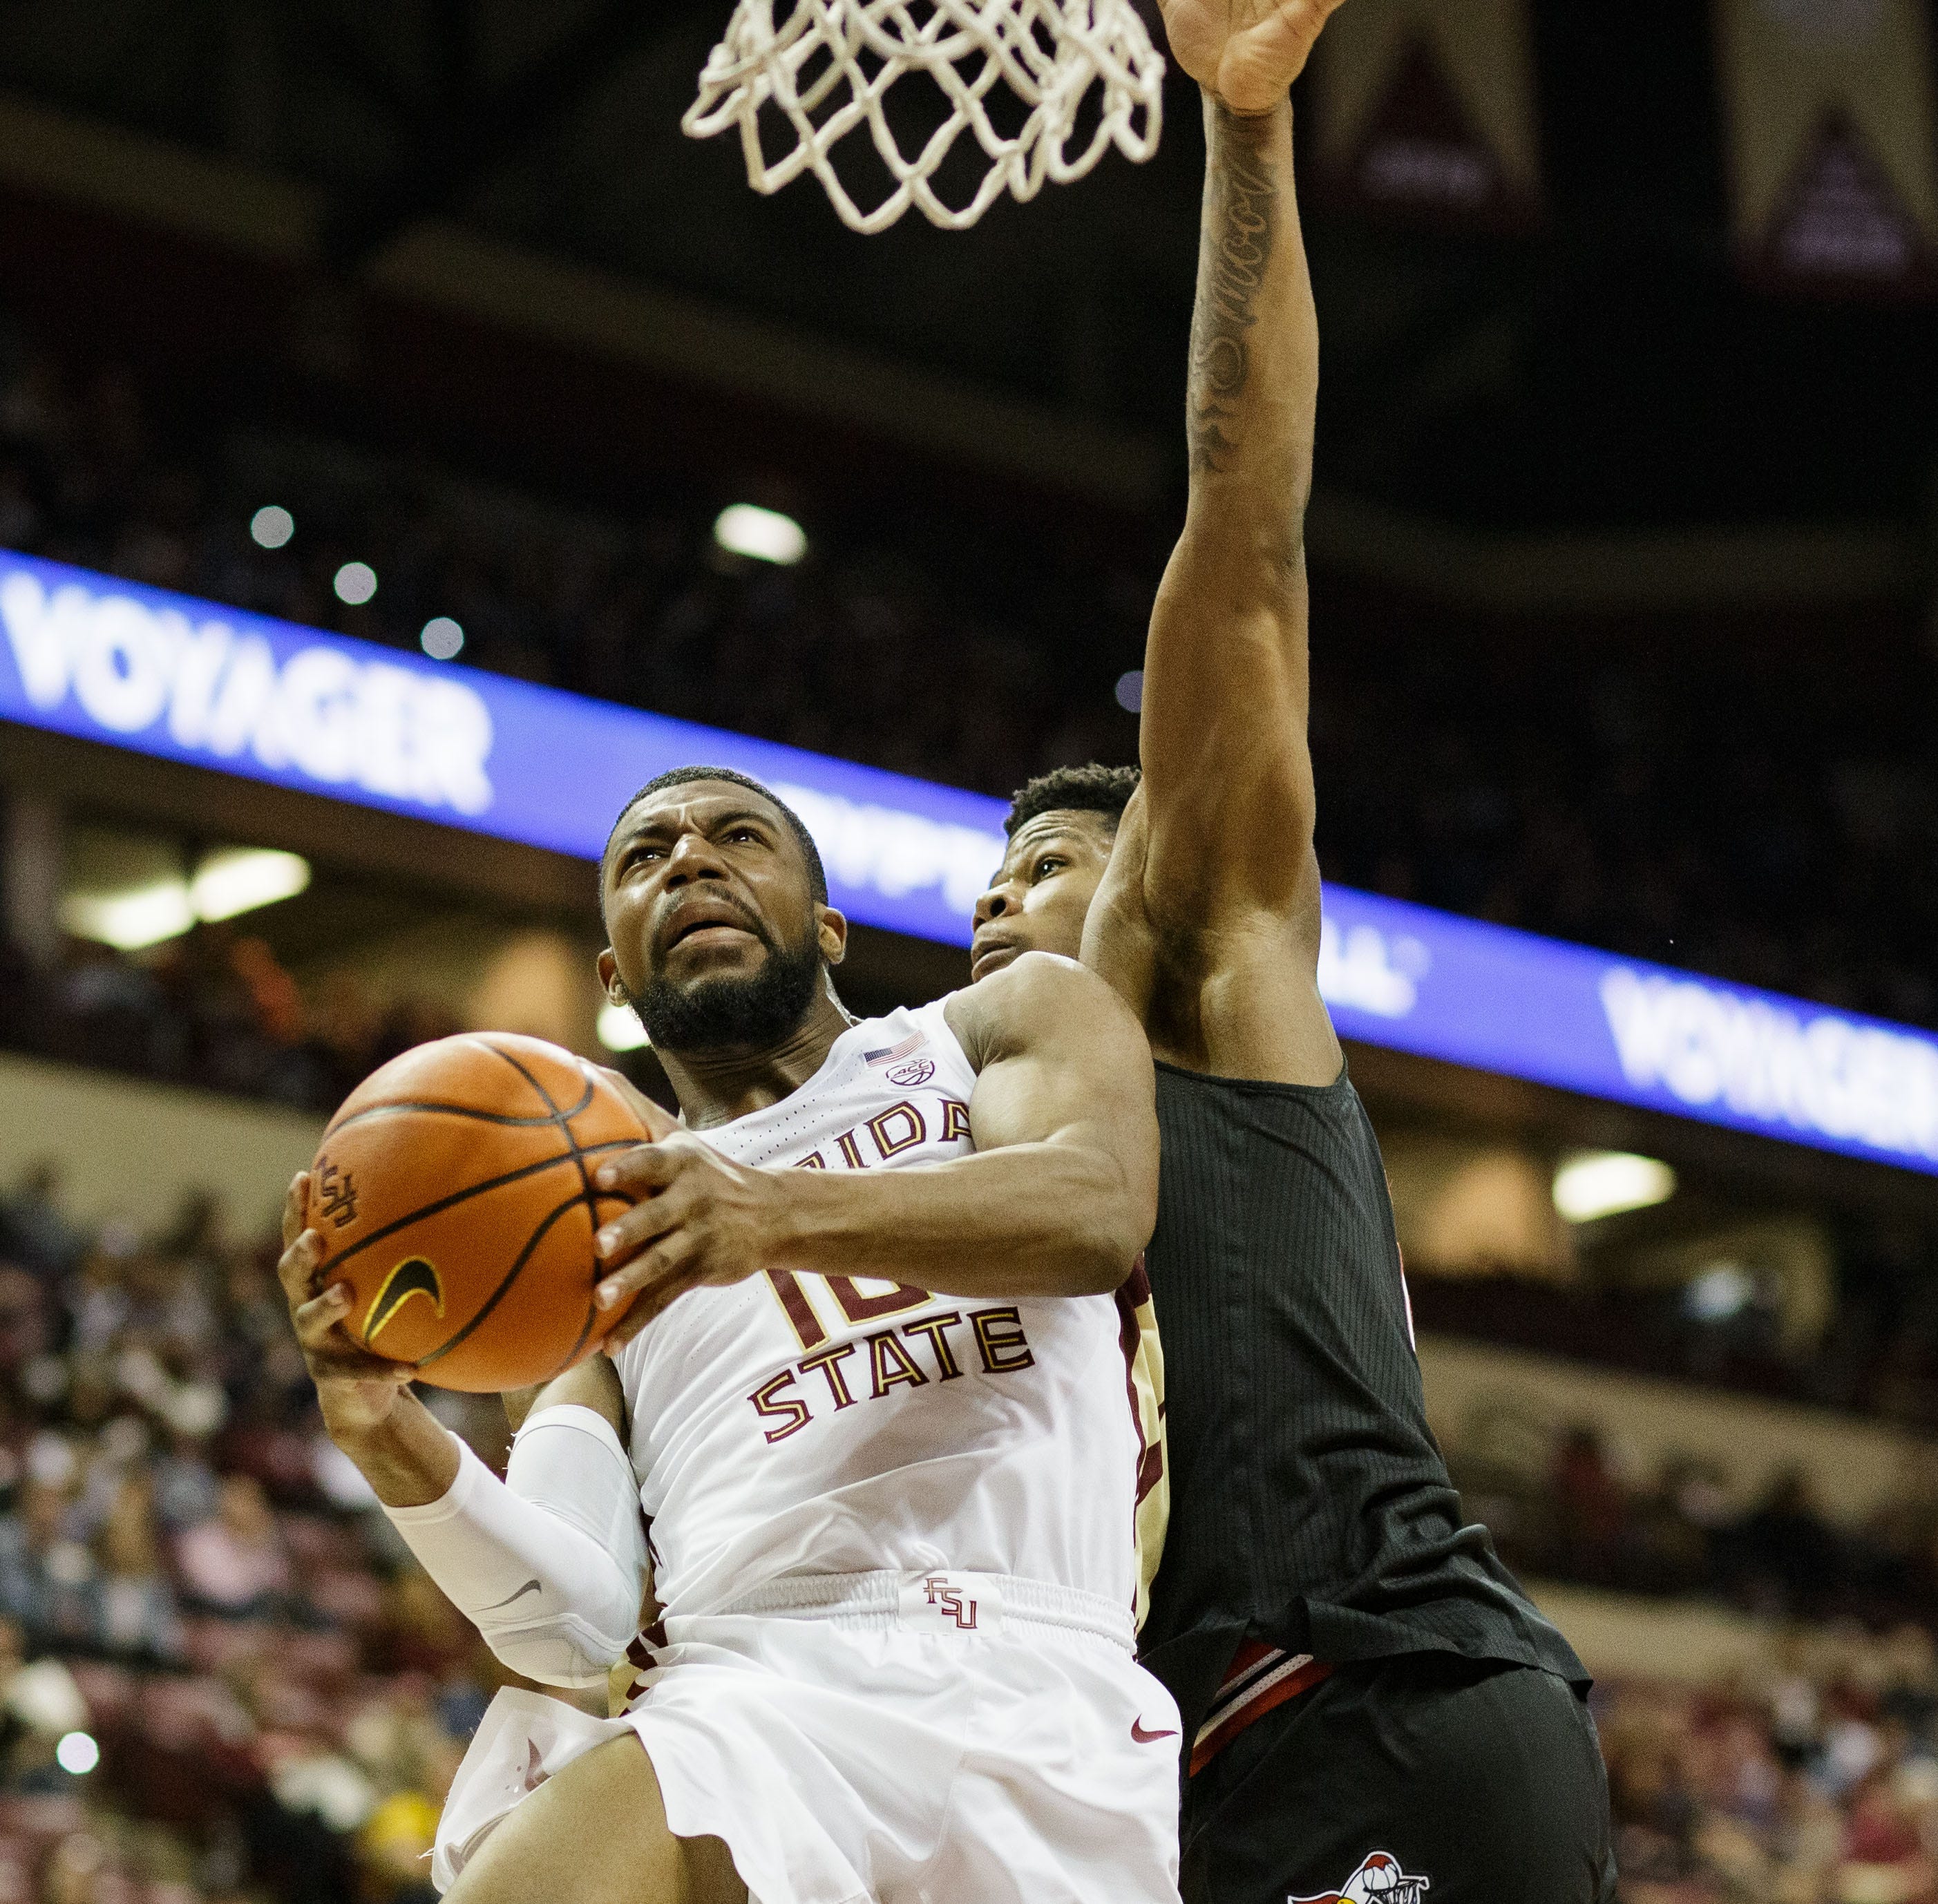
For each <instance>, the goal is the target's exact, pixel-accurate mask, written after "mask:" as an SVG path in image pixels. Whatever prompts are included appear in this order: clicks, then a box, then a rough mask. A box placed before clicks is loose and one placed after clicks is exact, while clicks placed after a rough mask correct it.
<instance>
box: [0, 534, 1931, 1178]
mask: <svg viewBox="0 0 1938 1904" xmlns="http://www.w3.org/2000/svg"><path fill="white" fill-rule="evenodd" d="M0 624H4V626H5V641H4V642H0V721H19V722H21V723H23V724H26V725H29V726H32V727H42V728H47V729H50V730H53V731H55V732H56V733H69V734H74V735H77V736H81V737H82V738H84V739H90V740H96V741H104V742H108V743H110V744H111V745H114V746H120V747H127V748H132V749H135V750H137V751H138V752H142V753H145V754H150V755H157V756H159V757H162V758H167V759H172V760H178V761H187V762H190V763H192V764H195V765H196V766H201V767H214V768H216V769H218V770H221V771H223V772H226V773H237V774H242V775H245V776H249V777H250V778H252V779H258V780H264V781H270V782H275V784H277V785H281V786H286V787H293V788H299V789H300V790H301V791H304V792H307V793H316V794H324V795H325V796H327V797H330V798H333V799H336V800H349V801H351V802H354V803H356V804H357V805H360V806H372V807H380V808H384V809H388V810H390V811H392V812H400V813H408V814H412V815H416V816H418V817H419V818H424V819H431V820H437V821H442V822H444V823H445V824H448V825H451V826H456V827H463V828H466V829H468V830H469V831H472V832H476V833H483V834H493V835H495V836H497V837H500V838H502V839H506V840H517V841H520V842H521V843H524V844H526V845H529V846H542V847H545V848H547V849H550V850H551V851H552V852H560V853H566V854H570V855H575V856H576V857H578V858H584V859H596V858H597V857H598V855H599V853H600V850H601V849H602V848H603V846H604V843H605V839H606V831H607V829H608V827H609V825H610V824H611V822H612V818H613V817H614V815H615V814H617V812H618V810H619V808H620V806H621V803H623V802H624V800H625V799H626V797H627V795H628V794H630V793H631V792H632V791H633V790H634V788H636V787H638V786H639V785H640V783H641V782H643V781H645V780H649V779H651V778H652V776H654V775H655V774H656V773H660V772H661V771H663V770H664V769H666V768H667V767H674V766H679V765H682V764H685V763H687V762H689V761H709V762H712V763H715V764H718V765H720V766H722V767H734V768H737V769H738V770H740V772H742V773H749V774H752V775H753V776H755V777H756V778H758V779H762V780H764V781H766V782H767V783H768V784H769V785H772V786H773V787H774V788H776V791H779V793H780V794H782V797H784V798H785V799H787V800H789V801H790V802H791V803H793V804H794V806H796V807H797V809H798V810H799V811H800V814H801V816H802V818H803V819H804V820H805V821H806V822H807V824H808V826H809V827H810V830H811V831H813V834H814V836H815V838H816V841H817V843H819V846H820V848H821V850H822V856H823V858H825V861H826V862H827V867H828V884H829V887H830V888H831V897H832V899H833V900H834V903H835V904H836V905H837V906H840V909H842V910H843V912H844V913H847V914H848V916H849V917H850V918H851V919H856V920H858V921H860V922H862V923H863V924H864V925H875V926H880V927H883V928H886V929H888V930H889V931H896V932H904V933H908V934H913V935H915V936H916V937H922V938H928V939H934V940H941V941H943V942H944V943H949V944H952V945H964V944H966V943H967V940H968V936H969V934H968V916H969V911H970V908H971V906H973V905H974V902H975V899H976V895H977V894H978V893H979V892H980V891H982V889H983V885H984V883H985V882H986V880H987V879H988V878H989V874H990V873H991V871H992V870H993V869H994V867H995V865H996V864H997V863H998V861H999V860H1000V858H1001V854H1002V848H1003V839H1002V815H1003V810H1004V809H1003V806H1002V804H1001V802H1000V801H997V800H989V799H986V798H984V797H981V796H980V795H977V794H967V793H963V792H961V791H958V790H956V789H955V788H947V787H939V786H935V785H931V784H930V783H928V782H925V781H920V780H912V779H907V778H905V777H904V776H901V775H899V774H892V773H881V772H879V771H877V770H875V769H873V768H870V767H857V766H855V765H852V764H850V763H849V762H846V761H835V760H830V759H828V758H825V757H824V756H822V755H816V754H810V753H806V752H802V751H801V750H800V749H797V748H791V747H783V746H778V745H776V744H775V743H773V742H768V741H761V740H752V739H747V738H746V736H742V735H739V734H730V733H723V732H721V730H718V729H717V728H712V727H697V726H695V725H694V724H691V723H690V722H688V721H673V720H669V719H667V718H664V716H661V715H653V714H646V713H642V712H638V711H637V710H636V709H630V708H622V707H615V706H609V705H608V704H606V703H603V702H599V701H592V700H585V699H583V698H582V697H579V696H578V695H576V694H563V693H560V692H559V691H557V690H556V689H553V688H539V687H534V686H533V685H530V684H529V683H527V682H519V681H512V680H509V679H503V678H501V677H499V676H494V675H488V674H484V673H480V672H478V671H477V670H473V669H469V668H464V667H454V666H451V664H448V663H445V664H440V663H437V662H433V661H431V660H427V659H421V658H419V657H417V656H415V655H412V654H403V653H400V652H399V651H395V650H393V649H390V648H383V647H380V646H378V645H374V644H372V643H370V642H360V641H354V640H350V639H345V638H344V637H342V636H335V635H327V634H321V633H317V631H316V630H314V629H309V628H302V627H295V626H293V625H292V624H290V623H287V622H283V621H272V620H270V619H269V618H266V617H264V616H261V615H250V614H247V613H245V612H241V611H239V610H236V609H226V608H217V607H214V606H211V605H210V604H208V603H204V602H199V601H196V600H192V599H190V598H189V597H184V596H179V595H173V594H167V593H166V592H164V591H161V590H159V589H153V588H142V587H140V586H138V585H135V584H133V583H131V582H119V581H115V580H112V579H111V578H106V577H104V576H100V575H93V574H90V573H89V572H87V571H85V570H83V569H72V568H67V567H64V566H62V565H60V564H59V563H52V562H42V561H38V560H32V559H30V558H29V557H24V556H18V555H14V554H8V553H7V552H5V551H0ZM1319 978H1320V989H1321V991H1323V993H1324V994H1325V996H1326V1001H1327V1003H1328V1004H1329V1006H1330V1007H1332V1013H1333V1016H1334V1018H1335V1020H1336V1021H1337V1022H1338V1027H1339V1030H1340V1031H1341V1034H1343V1035H1344V1036H1345V1037H1348V1038H1353V1039H1358V1040H1362V1042H1365V1043H1371V1044H1378V1045H1385V1046H1391V1047H1393V1048H1394V1049H1399V1050H1404V1051H1411V1052H1418V1053H1420V1055H1423V1056H1425V1057H1429V1058H1439V1059H1442V1060H1444V1061H1447V1062H1449V1063H1452V1064H1463V1065H1468V1066H1471V1067H1474V1068H1476V1069H1478V1070H1490V1071H1499V1072H1502V1073H1506V1074H1508V1075H1509V1076H1511V1077H1522V1078H1526V1079H1529V1080H1533V1081H1534V1082H1536V1083H1542V1084H1550V1085H1554V1086H1558V1087H1560V1089H1565V1090H1569V1091H1576V1092H1582V1093H1584V1094H1585V1095H1590V1096H1593V1097H1598V1098H1611V1099H1614V1100H1617V1101H1620V1102H1622V1103H1624V1104H1638V1105H1641V1106H1643V1107H1647V1108H1648V1109H1651V1110H1661V1111H1667V1112H1671V1113H1675V1114H1677V1115H1679V1116H1685V1117H1693V1118H1697V1119H1701V1120H1703V1122H1708V1123H1712V1124H1721V1125H1728V1126H1730V1127H1732V1128H1736V1129H1738V1130H1742V1131H1754V1132H1757V1133H1759V1134H1763V1135H1765V1136H1769V1137H1780V1138H1784V1139H1787V1140H1789V1141H1791V1142H1793V1143H1804V1144H1809V1145H1812V1146H1815V1147H1817V1148H1819V1149H1827V1150H1836V1151H1842V1152H1845V1153H1847V1154H1848V1155H1852V1156H1858V1157H1865V1158H1873V1159H1875V1160H1876V1161H1878V1162H1888V1163H1894V1164H1898V1165H1903V1166H1906V1167H1907V1168H1910V1169H1913V1170H1918V1171H1926V1172H1928V1173H1930V1174H1934V1175H1938V1040H1934V1039H1933V1038H1931V1037H1927V1036H1925V1035H1924V1034H1921V1033H1918V1032H1916V1031H1909V1030H1906V1029H1905V1028H1903V1027H1900V1026H1897V1025H1886V1024H1883V1023H1881V1022H1879V1021H1877V1020H1875V1019H1862V1018H1858V1017H1855V1016H1851V1015H1850V1014H1848V1013H1838V1012H1831V1011H1827V1010H1824V1009H1822V1008H1821V1007H1815V1006H1812V1005H1807V1004H1801V1003H1800V1002H1798V1001H1795V1000H1792V999H1786V998H1779V997H1777V996H1775V995H1772V994H1770V993H1767V992H1760V991H1751V990H1748V989H1746V988H1743V987H1741V986H1736V985H1724V984H1722V983H1721V982H1718V981H1715V980H1713V979H1697V978H1693V977H1691V976H1689V975H1688V974H1687V973H1680V972H1676V971H1672V970H1669V969H1667V968H1666V967H1660V966H1654V965H1649V964H1642V963H1639V962H1638V961H1633V960H1624V959H1620V958H1611V957H1610V956H1609V955H1607V954H1605V953H1602V952H1591V951H1589V950H1587V949H1585V948H1584V947H1581V946H1571V945H1564V944H1562V943H1558V942H1557V941H1555V940H1548V939H1541V938H1537V937H1534V936H1533V935H1532V934H1528V933H1523V932H1514V931H1507V930H1505V929H1504V928H1501V927H1499V926H1490V925H1481V924H1480V923H1478V922H1475V921H1473V920H1469V919H1457V918H1454V917H1451V916H1449V915H1447V914H1445V913H1435V912H1432V911H1429V909H1426V907H1424V906H1411V905H1406V904H1403V903H1401V902H1399V901H1398V900H1388V899H1380V898H1375V897H1371V896H1370V895H1368V894H1364V893H1358V892H1353V891H1349V890H1347V889H1346V888H1341V887H1336V886H1329V887H1328V888H1326V921H1325V930H1324V938H1323V946H1322V949H1321V952H1320V968H1319Z"/></svg>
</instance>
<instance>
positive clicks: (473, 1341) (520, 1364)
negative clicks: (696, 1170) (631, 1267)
mask: <svg viewBox="0 0 1938 1904" xmlns="http://www.w3.org/2000/svg"><path fill="white" fill-rule="evenodd" d="M674 1128H676V1126H675V1125H674V1123H673V1119H671V1118H670V1117H668V1116H666V1114H665V1113H664V1112H663V1111H661V1110H659V1109H658V1107H657V1106H656V1105H654V1104H651V1103H650V1102H649V1101H648V1100H646V1099H645V1098H643V1097H642V1096H640V1095H639V1093H637V1092H633V1091H631V1090H630V1088H629V1087H627V1086H624V1084H623V1083H621V1081H619V1080H615V1078H613V1077H612V1076H610V1075H609V1073H606V1072H604V1071H602V1070H600V1069H599V1068H598V1067H597V1066H595V1065H592V1064H588V1063H587V1062H586V1061H585V1060H584V1059H583V1058H576V1057H574V1056H573V1054H572V1053H571V1052H569V1051H564V1050H561V1049H560V1048H559V1047H558V1046H556V1045H550V1044H547V1043H544V1042H543V1041H542V1040H540V1039H537V1038H524V1037H515V1036H514V1035H512V1034H509V1033H505V1032H497V1031H494V1032H489V1033H474V1034H466V1036H463V1037H455V1038H440V1039H439V1040H436V1042H435V1043H431V1044H425V1045H419V1046H417V1047H416V1048H415V1049H413V1050H411V1051H407V1052H405V1053H404V1054H403V1055H402V1057H400V1058H393V1059H392V1060H391V1061H390V1063H389V1064H386V1065H384V1067H382V1068H381V1070H378V1071H375V1072H374V1073H372V1075H371V1076H370V1077H368V1078H366V1080H364V1082H363V1083H362V1084H360V1086H357V1089H356V1090H354V1092H351V1095H350V1096H349V1097H348V1098H347V1099H345V1102H344V1104H343V1107H342V1109H341V1110H339V1111H338V1113H336V1116H335V1117H333V1119H331V1120H330V1128H328V1129H327V1131H325V1132H324V1137H323V1144H322V1147H321V1148H320V1149H319V1150H318V1151H317V1156H316V1162H315V1164H314V1165H313V1166H312V1167H311V1171H310V1178H309V1201H308V1210H307V1211H306V1213H305V1220H306V1222H307V1225H308V1228H311V1229H313V1230H314V1231H316V1233H317V1234H318V1235H319V1236H320V1237H322V1239H323V1242H324V1259H323V1262H322V1263H321V1265H320V1268H318V1270H317V1273H316V1275H315V1277H314V1286H315V1287H317V1288H318V1289H323V1288H325V1287H327V1286H330V1285H331V1284H333V1283H339V1282H342V1283H348V1285H349V1286H350V1287H351V1290H352V1291H353V1292H354V1297H353V1300H352V1301H351V1305H350V1308H349V1310H348V1313H347V1314H346V1315H345V1317H344V1319H343V1322H344V1327H345V1330H346V1332H348V1335H349V1336H350V1338H351V1341H353V1342H354V1343H355V1344H357V1345H359V1346H360V1347H363V1348H364V1349H366V1350H369V1351H370V1352H371V1353H373V1354H376V1355H379V1356H385V1357H387V1358H388V1359H390V1360H392V1361H396V1362H408V1363H410V1364H412V1365H413V1366H414V1367H415V1369H416V1371H417V1372H418V1376H419V1377H420V1378H421V1380H424V1381H427V1382H430V1383H433V1384H435V1385H436V1386H438V1387H439V1388H449V1389H471V1390H473V1391H475V1392H498V1391H501V1390H503V1389H518V1388H529V1387H531V1386H533V1385H535V1384H536V1383H541V1382H547V1381H549V1380H551V1378H552V1377H554V1376H555V1375H561V1374H563V1373H564V1372H565V1371H566V1370H567V1369H568V1368H572V1367H573V1366H574V1365H575V1364H576V1363H578V1362H582V1361H583V1360H584V1359H585V1357H586V1356H589V1355H590V1354H591V1353H593V1351H594V1350H596V1349H597V1347H599V1346H600V1344H601V1343H602V1342H603V1341H604V1340H605V1338H606V1334H607V1332H609V1330H610V1329H612V1326H613V1325H614V1324H615V1322H618V1321H619V1320H620V1319H621V1316H623V1315H624V1313H625V1312H624V1310H619V1311H618V1313H609V1312H607V1311H606V1310H601V1309H600V1308H598V1307H597V1306H596V1305H595V1304H594V1301H593V1289H594V1286H595V1285H596V1284H597V1282H598V1280H599V1279H600V1275H601V1274H602V1266H601V1265H600V1262H599V1261H598V1259H597V1257H596V1256H595V1255H594V1251H593V1244H592V1239H593V1237H594V1234H596V1233H597V1230H598V1228H599V1226H600V1224H601V1223H602V1222H605V1221H606V1219H608V1218H609V1217H611V1216H615V1215H617V1214H618V1213H619V1212H621V1210H624V1209H625V1208H627V1205H628V1202H629V1199H627V1198H624V1197H618V1196H615V1195H612V1194H611V1193H610V1192H602V1191H600V1190H599V1189H597V1187H596V1186H595V1184H594V1179H593V1173H594V1171H596V1170H597V1168H598V1167H599V1165H600V1164H601V1163H602V1162H604V1161H605V1159H606V1158H608V1157H611V1156H614V1155H617V1154H618V1153H619V1152H622V1151H624V1150H627V1149H630V1148H631V1147H632V1146H633V1145H635V1144H640V1143H648V1142H649V1141H651V1140H653V1139H654V1138H655V1137H663V1136H664V1135H666V1134H667V1132H669V1131H671V1130H673V1129H674Z"/></svg>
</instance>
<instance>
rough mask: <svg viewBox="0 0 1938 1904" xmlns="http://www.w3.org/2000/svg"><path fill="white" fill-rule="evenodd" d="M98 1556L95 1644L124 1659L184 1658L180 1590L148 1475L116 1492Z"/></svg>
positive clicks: (133, 1479) (126, 1482)
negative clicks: (165, 1554)
mask: <svg viewBox="0 0 1938 1904" xmlns="http://www.w3.org/2000/svg"><path fill="white" fill-rule="evenodd" d="M96 1552H97V1554H98V1556H99V1578H98V1581H97V1583H96V1596H97V1603H96V1614H95V1631H94V1634H93V1638H94V1639H95V1641H96V1644H98V1645H99V1647H101V1648H102V1650H103V1651H104V1652H107V1653H112V1654H114V1655H116V1656H117V1657H121V1658H123V1659H133V1660H144V1659H146V1660H157V1661H172V1660H178V1659H179V1658H180V1657H181V1651H182V1639H181V1622H180V1620H178V1617H177V1616H176V1611H175V1590H174V1588H173V1587H172V1586H171V1585H170V1584H169V1578H168V1576H167V1575H166V1572H165V1571H163V1564H162V1549H161V1541H160V1540H159V1538H158V1536H157V1535H156V1529H155V1523H154V1516H153V1507H152V1502H151V1490H150V1486H149V1483H148V1480H147V1477H146V1476H145V1475H142V1474H138V1475H133V1476H130V1477H129V1478H128V1479H126V1480H123V1482H122V1483H121V1484H120V1487H119V1488H118V1489H117V1491H116V1494H115V1499H114V1507H113V1508H111V1510H110V1511H109V1513H108V1518H107V1520H106V1522H105V1523H104V1525H103V1526H102V1530H101V1533H100V1536H99V1540H98V1541H97V1544H96Z"/></svg>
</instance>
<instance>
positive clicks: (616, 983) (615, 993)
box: [598, 946, 631, 1005]
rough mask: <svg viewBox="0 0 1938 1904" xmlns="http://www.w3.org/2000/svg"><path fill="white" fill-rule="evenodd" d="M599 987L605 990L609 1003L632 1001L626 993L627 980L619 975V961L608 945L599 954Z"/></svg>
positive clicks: (621, 1003) (620, 1003) (628, 1002)
mask: <svg viewBox="0 0 1938 1904" xmlns="http://www.w3.org/2000/svg"><path fill="white" fill-rule="evenodd" d="M598 964H599V989H600V991H603V992H604V993H605V995H606V1000H607V1001H608V1003H609V1004H615V1005H624V1004H630V1003H631V1001H630V999H629V998H627V995H626V982H625V980H624V979H622V978H621V977H620V976H619V961H618V960H617V959H616V958H614V957H613V956H612V947H611V946H607V947H606V949H605V950H604V951H603V952H601V953H600V955H599V961H598Z"/></svg>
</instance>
